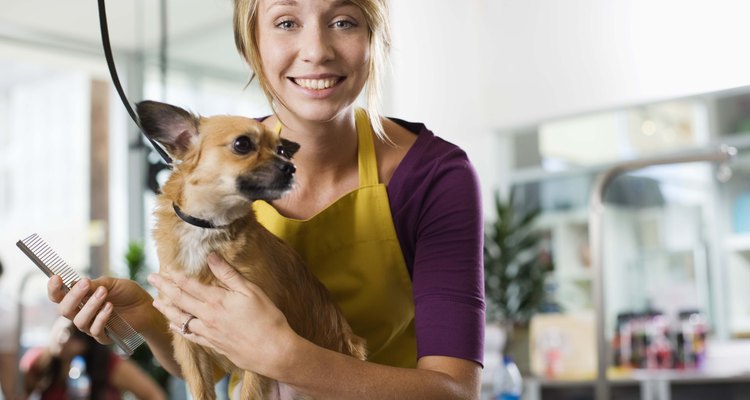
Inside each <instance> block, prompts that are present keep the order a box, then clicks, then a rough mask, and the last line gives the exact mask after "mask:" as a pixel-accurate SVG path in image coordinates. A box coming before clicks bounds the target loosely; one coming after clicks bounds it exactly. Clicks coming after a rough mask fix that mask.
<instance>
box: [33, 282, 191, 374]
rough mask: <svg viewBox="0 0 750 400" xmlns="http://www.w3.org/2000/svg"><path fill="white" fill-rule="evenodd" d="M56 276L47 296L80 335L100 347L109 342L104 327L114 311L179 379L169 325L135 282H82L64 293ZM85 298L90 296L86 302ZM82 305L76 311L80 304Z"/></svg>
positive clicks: (149, 297) (49, 285) (49, 286)
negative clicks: (88, 337)
mask: <svg viewBox="0 0 750 400" xmlns="http://www.w3.org/2000/svg"><path fill="white" fill-rule="evenodd" d="M62 288H63V283H62V279H60V277H59V276H56V275H55V276H52V277H51V278H50V279H49V281H48V282H47V296H48V297H49V299H50V300H52V301H53V302H55V303H58V312H59V314H60V315H62V316H64V317H65V318H68V319H70V320H72V321H73V323H74V324H75V326H76V327H78V329H80V330H81V331H82V332H85V333H87V334H89V335H90V336H92V337H94V338H95V339H96V340H97V341H98V342H99V343H103V344H110V343H112V341H111V340H110V339H109V338H108V337H107V335H106V334H105V333H104V325H105V324H106V322H107V320H108V319H109V317H110V315H112V311H113V310H116V311H117V312H118V313H119V314H120V316H121V317H122V318H123V319H125V320H126V321H127V322H128V323H129V324H130V325H131V326H132V327H133V329H135V330H136V331H138V332H140V333H141V334H142V335H143V337H144V338H145V339H146V343H147V344H148V346H149V347H150V348H151V351H152V353H153V354H154V356H155V357H156V358H157V359H158V360H159V362H160V363H161V365H162V366H163V367H164V368H165V369H166V370H167V371H169V373H171V374H173V375H175V376H180V367H179V365H177V362H176V361H175V360H174V355H173V351H172V340H171V335H170V333H169V329H168V325H167V324H168V322H167V320H166V319H165V318H164V316H163V315H162V314H161V313H160V312H159V311H158V310H156V309H155V308H154V307H153V305H152V304H151V302H152V301H153V298H152V297H151V295H149V294H148V292H146V290H144V289H143V288H142V287H140V286H139V285H138V284H137V283H136V282H133V281H131V280H128V279H118V278H110V277H102V278H97V279H95V280H90V279H86V278H84V279H81V280H80V281H78V282H77V283H76V284H75V286H73V289H71V290H70V291H69V292H67V293H65V291H63V290H62ZM87 296H90V297H89V298H88V299H86V297H87ZM82 303H83V304H84V305H83V307H81V309H80V310H79V309H78V305H79V304H82Z"/></svg>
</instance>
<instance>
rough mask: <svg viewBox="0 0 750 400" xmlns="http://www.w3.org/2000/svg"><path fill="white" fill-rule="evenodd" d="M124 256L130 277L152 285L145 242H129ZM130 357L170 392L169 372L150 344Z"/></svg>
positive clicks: (144, 285)
mask: <svg viewBox="0 0 750 400" xmlns="http://www.w3.org/2000/svg"><path fill="white" fill-rule="evenodd" d="M124 258H125V263H126V264H127V266H128V279H130V280H133V281H136V282H138V284H139V285H141V286H142V287H144V288H149V287H150V285H149V283H148V281H147V280H146V277H147V275H148V269H147V268H146V253H145V251H144V249H143V244H141V243H140V242H135V241H134V242H130V243H128V249H127V251H126V252H125V257H124ZM130 358H131V359H132V360H133V361H135V362H136V363H137V364H138V365H139V366H140V367H141V368H143V369H144V370H145V371H146V372H148V374H149V375H151V377H153V378H154V379H155V380H156V381H157V382H158V383H159V385H160V386H161V387H162V388H163V389H164V391H165V392H167V393H168V392H169V387H168V385H169V373H168V372H167V371H166V370H165V369H164V368H163V367H162V366H161V365H160V364H159V363H158V361H157V360H156V357H154V355H153V353H151V349H150V348H149V347H148V346H146V345H141V346H139V347H138V348H137V349H136V350H135V352H134V353H133V355H131V356H130Z"/></svg>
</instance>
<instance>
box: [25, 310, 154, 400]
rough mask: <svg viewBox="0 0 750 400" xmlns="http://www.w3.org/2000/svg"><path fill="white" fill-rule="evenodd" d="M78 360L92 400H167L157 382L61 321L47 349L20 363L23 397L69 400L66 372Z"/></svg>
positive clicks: (29, 354) (33, 352) (31, 353)
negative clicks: (131, 399)
mask: <svg viewBox="0 0 750 400" xmlns="http://www.w3.org/2000/svg"><path fill="white" fill-rule="evenodd" d="M77 356H82V357H83V359H84V361H85V362H86V373H87V374H88V375H89V379H90V389H89V391H90V393H89V396H88V397H89V398H91V399H97V400H118V399H121V398H122V394H123V393H124V392H130V393H132V394H133V395H134V396H135V397H136V398H138V399H142V400H164V399H166V396H165V394H164V391H162V390H161V388H160V387H159V385H158V384H157V383H156V381H154V380H153V379H151V377H150V376H148V375H147V374H146V373H145V372H143V370H141V369H140V368H139V367H138V366H137V365H136V364H135V363H133V362H132V361H130V360H124V359H122V358H120V357H118V356H117V355H116V354H114V353H112V351H111V350H110V349H109V348H108V347H107V346H104V345H102V344H99V343H97V342H96V341H95V340H94V339H93V338H92V337H90V336H88V335H86V334H85V333H82V332H81V331H79V330H78V329H76V328H75V327H74V326H72V324H71V323H70V321H68V320H67V319H64V318H60V319H58V320H57V321H56V322H55V324H54V325H53V327H52V334H51V340H50V344H49V346H48V347H45V348H32V349H29V350H28V351H27V352H26V353H24V356H23V358H22V359H21V371H22V372H23V377H24V388H25V391H26V396H28V397H29V398H39V399H42V400H65V399H68V398H70V396H69V395H68V387H67V379H68V371H69V370H70V367H71V362H72V361H73V358H74V357H77Z"/></svg>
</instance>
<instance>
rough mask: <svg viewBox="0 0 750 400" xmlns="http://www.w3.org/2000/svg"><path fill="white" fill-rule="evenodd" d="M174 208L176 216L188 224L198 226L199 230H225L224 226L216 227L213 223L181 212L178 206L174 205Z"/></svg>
mask: <svg viewBox="0 0 750 400" xmlns="http://www.w3.org/2000/svg"><path fill="white" fill-rule="evenodd" d="M172 208H174V212H175V214H177V216H178V217H180V219H181V220H183V221H185V222H187V223H188V224H190V225H193V226H197V227H198V228H206V229H217V228H223V226H216V225H214V224H213V223H212V222H211V221H206V220H205V219H200V218H196V217H193V216H192V215H187V214H185V213H183V212H182V210H180V207H177V204H175V203H172Z"/></svg>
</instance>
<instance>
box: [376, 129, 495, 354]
mask: <svg viewBox="0 0 750 400" xmlns="http://www.w3.org/2000/svg"><path fill="white" fill-rule="evenodd" d="M397 122H399V123H403V122H402V121H397ZM412 128H413V127H412ZM412 130H413V131H414V130H415V129H412ZM418 131H419V137H418V138H417V141H416V142H415V143H414V145H413V146H412V148H411V149H410V150H409V153H408V154H407V156H406V157H405V158H404V160H403V161H402V162H401V164H400V165H399V167H398V168H397V170H396V171H395V172H394V175H393V177H392V178H391V181H390V183H389V185H388V192H389V199H390V202H391V209H392V212H393V218H394V223H395V226H396V232H397V234H398V236H399V241H400V243H401V247H402V250H403V252H404V257H405V259H406V263H407V267H408V268H409V273H410V274H411V277H412V284H413V295H414V305H415V326H416V333H417V353H418V354H417V357H423V356H428V355H441V356H450V357H457V358H462V359H467V360H472V361H475V362H477V363H479V364H482V363H483V348H484V322H485V319H484V318H485V317H484V309H485V304H484V276H483V272H484V268H483V262H482V255H483V253H482V244H483V219H482V218H483V215H482V207H481V195H480V192H479V182H478V178H477V175H476V172H475V171H474V168H473V166H472V165H471V163H470V162H469V160H468V158H467V157H466V154H465V153H464V152H463V151H462V150H461V149H459V148H458V147H456V146H455V145H453V144H450V143H448V142H445V141H443V140H442V139H439V138H437V137H435V136H434V135H433V134H432V132H430V131H428V130H427V129H425V128H424V127H423V126H421V129H419V130H418Z"/></svg>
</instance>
